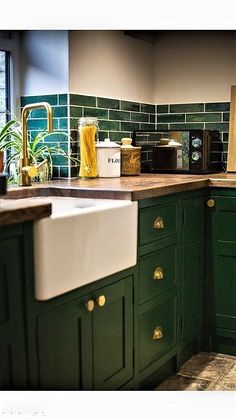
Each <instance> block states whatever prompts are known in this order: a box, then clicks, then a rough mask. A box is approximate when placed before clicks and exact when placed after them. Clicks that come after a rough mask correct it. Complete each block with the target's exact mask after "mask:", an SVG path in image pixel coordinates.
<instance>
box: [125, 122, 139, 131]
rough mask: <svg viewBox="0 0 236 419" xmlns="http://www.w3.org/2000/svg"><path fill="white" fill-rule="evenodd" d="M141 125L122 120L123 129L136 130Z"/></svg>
mask: <svg viewBox="0 0 236 419" xmlns="http://www.w3.org/2000/svg"><path fill="white" fill-rule="evenodd" d="M139 127H140V125H139V124H138V123H135V122H121V131H135V130H137V129H140V128H139Z"/></svg>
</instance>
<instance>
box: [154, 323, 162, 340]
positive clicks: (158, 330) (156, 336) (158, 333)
mask: <svg viewBox="0 0 236 419" xmlns="http://www.w3.org/2000/svg"><path fill="white" fill-rule="evenodd" d="M162 338H163V330H162V327H161V326H157V327H156V329H154V332H153V336H152V339H153V340H159V339H162Z"/></svg>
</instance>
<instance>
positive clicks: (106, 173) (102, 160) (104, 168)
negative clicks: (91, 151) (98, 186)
mask: <svg viewBox="0 0 236 419" xmlns="http://www.w3.org/2000/svg"><path fill="white" fill-rule="evenodd" d="M96 151H97V167H98V176H99V177H120V145H119V144H117V143H115V142H113V141H110V139H109V138H105V140H104V141H99V142H97V144H96Z"/></svg>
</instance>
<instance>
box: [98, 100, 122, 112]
mask: <svg viewBox="0 0 236 419" xmlns="http://www.w3.org/2000/svg"><path fill="white" fill-rule="evenodd" d="M97 101H98V105H97V106H98V108H108V109H119V100H117V99H108V98H105V97H98V98H97Z"/></svg>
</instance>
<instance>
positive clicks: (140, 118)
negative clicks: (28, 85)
mask: <svg viewBox="0 0 236 419" xmlns="http://www.w3.org/2000/svg"><path fill="white" fill-rule="evenodd" d="M131 121H136V122H149V114H148V113H142V112H131Z"/></svg>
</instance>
